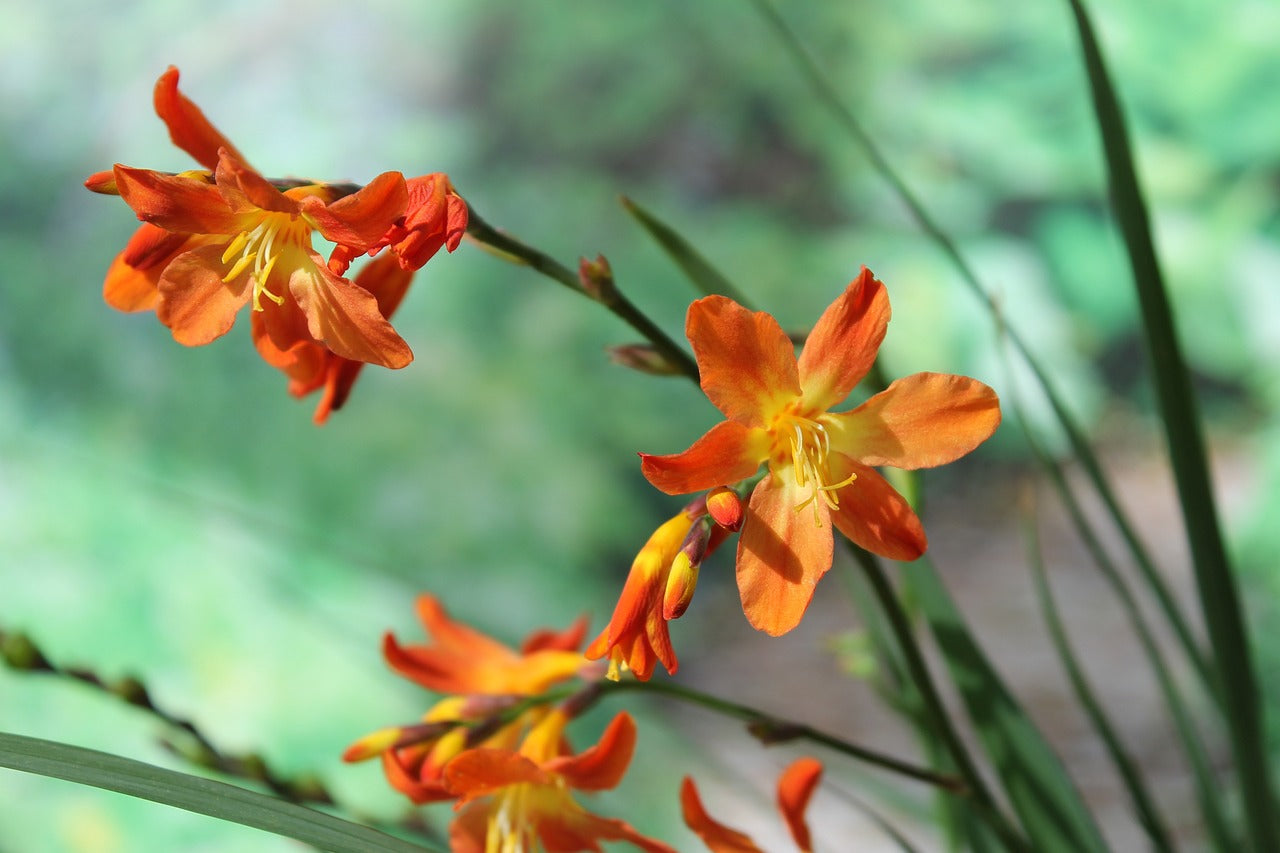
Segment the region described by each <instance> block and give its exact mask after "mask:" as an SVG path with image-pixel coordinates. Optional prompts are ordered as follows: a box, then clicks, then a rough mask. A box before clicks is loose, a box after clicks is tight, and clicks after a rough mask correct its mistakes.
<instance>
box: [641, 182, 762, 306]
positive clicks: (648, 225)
mask: <svg viewBox="0 0 1280 853" xmlns="http://www.w3.org/2000/svg"><path fill="white" fill-rule="evenodd" d="M621 201H622V206H623V208H625V209H626V211H627V213H630V214H631V215H632V216H634V217H635V219H636V221H637V222H639V223H640V224H641V225H642V226H643V227H644V230H646V231H648V232H649V236H650V237H652V238H653V239H654V240H656V241H657V243H658V245H659V246H661V247H662V248H663V250H664V251H666V253H667V254H668V255H669V256H670V257H671V260H673V261H675V262H676V265H677V266H678V267H680V269H681V271H683V272H684V274H685V276H686V277H688V279H689V281H691V282H692V283H693V286H694V287H696V288H697V289H698V291H699V292H700V293H703V294H704V295H706V296H712V295H714V294H720V295H721V296H728V297H729V298H730V299H732V300H733V301H734V302H737V303H738V304H739V305H744V306H746V305H749V303H748V302H747V301H746V299H745V298H743V296H742V294H741V293H739V292H738V289H737V288H736V287H734V286H733V284H732V283H730V281H729V279H727V278H725V277H724V275H722V274H721V272H720V271H719V270H717V269H716V268H715V267H713V266H712V265H711V262H710V261H708V260H707V259H706V258H704V257H703V256H702V254H701V253H700V252H699V251H698V250H697V249H695V248H693V246H692V245H690V244H689V242H688V241H687V240H685V239H684V238H683V237H681V236H680V232H678V231H676V230H675V229H674V228H672V227H671V226H669V225H667V224H666V223H664V222H662V221H661V220H659V219H658V218H657V217H656V216H654V215H653V214H652V213H650V212H649V211H647V210H645V209H644V208H643V207H641V206H640V205H638V204H636V203H635V202H634V201H632V200H631V199H629V198H627V197H626V196H623V197H622V199H621Z"/></svg>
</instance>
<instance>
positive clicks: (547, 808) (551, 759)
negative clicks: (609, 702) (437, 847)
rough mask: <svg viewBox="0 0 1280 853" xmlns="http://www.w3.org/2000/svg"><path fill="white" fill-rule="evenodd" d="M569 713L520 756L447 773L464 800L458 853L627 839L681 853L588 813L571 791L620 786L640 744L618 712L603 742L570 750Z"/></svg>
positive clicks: (454, 833)
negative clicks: (566, 738)
mask: <svg viewBox="0 0 1280 853" xmlns="http://www.w3.org/2000/svg"><path fill="white" fill-rule="evenodd" d="M568 719H569V717H568V715H567V714H566V713H565V712H564V711H563V710H560V709H557V710H555V711H552V712H551V713H550V714H548V715H547V717H546V718H545V719H543V720H542V721H541V722H540V723H539V724H538V725H537V726H536V727H535V728H534V729H533V730H531V731H530V732H529V734H528V735H527V736H526V737H525V739H524V742H523V743H521V745H520V748H519V750H518V751H513V750H504V749H472V750H468V751H467V752H464V753H462V754H461V755H459V756H458V757H457V758H455V759H454V760H453V761H451V762H450V763H449V765H448V766H447V767H446V768H445V784H446V786H447V787H448V788H449V790H451V791H453V792H454V793H455V794H457V795H458V798H459V799H458V804H457V806H456V808H457V809H459V814H458V817H457V819H455V820H454V822H453V824H452V825H451V826H450V827H449V842H450V848H451V849H452V850H453V853H522V852H523V853H533V851H537V850H546V851H549V853H571V851H580V850H592V851H597V853H598V851H599V850H600V843H599V842H600V841H627V842H630V843H631V844H633V845H635V846H636V847H639V848H640V849H641V850H647V851H650V853H674V851H673V850H672V848H670V847H668V846H667V845H666V844H663V843H662V842H660V841H656V840H654V839H652V838H648V837H646V836H644V835H641V834H640V833H639V832H638V831H636V830H635V829H634V828H633V827H632V826H631V825H630V824H627V823H625V822H623V821H621V820H616V819H612V818H604V817H600V816H598V815H595V814H592V813H591V812H589V811H587V810H586V809H584V808H583V807H582V806H581V805H579V804H578V803H577V802H576V801H575V800H574V799H573V797H572V796H571V795H570V791H571V790H573V789H577V790H580V791H601V790H608V789H610V788H614V787H616V786H617V784H618V783H619V782H620V781H621V780H622V776H623V774H625V773H626V770H627V765H628V764H630V763H631V756H632V753H633V752H634V751H635V745H636V726H635V723H634V722H633V721H632V719H631V717H630V715H628V714H627V713H626V712H625V711H622V712H619V713H618V715H617V716H616V717H614V718H613V721H612V722H611V723H610V724H609V726H608V728H606V729H605V731H604V734H603V735H601V737H600V741H599V743H597V744H596V745H595V746H592V747H590V748H588V749H586V750H583V751H582V752H580V753H576V754H575V753H573V752H572V751H570V750H569V748H568V743H567V742H566V740H565V736H564V727H565V724H566V723H567V722H568Z"/></svg>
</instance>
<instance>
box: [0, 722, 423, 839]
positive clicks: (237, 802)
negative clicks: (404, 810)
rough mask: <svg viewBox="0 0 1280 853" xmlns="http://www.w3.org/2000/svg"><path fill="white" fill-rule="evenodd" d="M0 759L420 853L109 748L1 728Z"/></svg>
mask: <svg viewBox="0 0 1280 853" xmlns="http://www.w3.org/2000/svg"><path fill="white" fill-rule="evenodd" d="M0 767H8V768H10V769H12V770H21V771H23V772H25V773H35V774H37V775H40V776H49V777H52V778H55V779H65V780H67V781H69V782H76V783H78V784H81V785H91V786H93V787H95V788H103V789H105V790H108V791H116V792H118V793H121V794H127V795H129V796H131V797H138V798H140V799H144V800H151V801H152V802H155V803H162V804H164V805H167V806H173V807H175V808H179V809H185V810H187V811H190V812H196V813H198V814H203V815H208V816H210V817H214V818H217V819H219V820H225V821H230V822H232V823H239V824H243V825H244V826H251V827H253V828H255V829H261V830H263V831H265V832H272V833H275V834H276V835H283V836H285V837H286V838H293V839H296V840H298V841H302V842H304V843H306V844H310V845H312V846H313V847H317V848H319V849H321V850H332V851H337V853H373V851H385V853H414V852H415V851H416V853H421V851H423V850H442V848H439V847H423V846H419V845H416V844H410V843H409V842H407V841H402V840H400V839H399V838H395V837H394V836H391V835H387V834H386V833H384V832H379V831H378V830H376V829H371V828H369V827H367V826H361V825H360V824H357V823H351V822H350V821H345V820H342V819H341V818H337V817H334V816H333V815H329V814H325V813H324V812H319V811H316V810H314V809H309V808H306V807H304V806H299V805H295V804H294V803H290V802H286V801H284V800H280V799H277V798H275V797H272V796H268V795H267V794H260V793H258V792H256V791H250V790H247V789H245V788H239V787H236V786H235V785H228V784H227V783H225V782H217V781H214V780H212V779H203V778H201V777H199V776H191V775H188V774H186V773H178V772H177V771H174V770H166V769H164V768H161V767H154V766H152V765H150V764H144V763H143V762H141V761H134V760H133V759H131V758H122V757H120V756H117V755H109V754H107V753H105V752H99V751H97V750H93V749H85V748H83V747H78V746H71V745H70V744H65V743H56V742H54V741H48V740H41V739H40V738H33V737H26V736H23V735H15V734H9V733H6V732H0Z"/></svg>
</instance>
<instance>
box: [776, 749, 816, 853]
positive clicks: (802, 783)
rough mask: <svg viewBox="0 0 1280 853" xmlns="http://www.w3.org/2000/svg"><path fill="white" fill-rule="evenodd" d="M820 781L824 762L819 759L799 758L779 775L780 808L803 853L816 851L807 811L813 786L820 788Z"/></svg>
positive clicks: (792, 835)
mask: <svg viewBox="0 0 1280 853" xmlns="http://www.w3.org/2000/svg"><path fill="white" fill-rule="evenodd" d="M821 780H822V762H820V761H818V760H817V759H816V758H798V759H796V760H795V761H793V762H792V763H791V764H790V765H788V766H787V769H786V770H784V771H782V775H781V776H780V777H778V809H779V811H781V812H782V817H783V819H784V820H785V821H786V822H787V828H788V829H789V830H791V837H792V838H794V839H795V842H796V846H797V847H799V848H800V849H801V850H802V851H803V853H809V852H810V851H811V850H813V841H812V840H811V838H810V837H809V826H808V824H807V823H805V819H804V812H805V809H807V808H808V807H809V798H810V797H812V796H813V790H814V788H816V787H818V782H820V781H821Z"/></svg>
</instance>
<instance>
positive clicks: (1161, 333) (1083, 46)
mask: <svg viewBox="0 0 1280 853" xmlns="http://www.w3.org/2000/svg"><path fill="white" fill-rule="evenodd" d="M1068 3H1069V4H1070V7H1071V14H1072V17H1073V19H1074V21H1075V25H1076V30H1077V32H1078V34H1079V37H1080V52H1081V56H1082V58H1083V60H1084V66H1085V72H1086V74H1087V76H1088V78H1089V91H1090V94H1091V95H1092V98H1093V111H1094V115H1095V118H1096V119H1097V123H1098V130H1099V133H1100V135H1101V137H1102V149H1103V154H1104V157H1105V159H1106V163H1107V175H1108V179H1109V184H1110V188H1111V203H1112V207H1113V209H1114V210H1115V215H1116V222H1117V224H1118V226H1119V228H1120V233H1121V235H1122V236H1123V237H1124V243H1125V248H1126V249H1127V251H1128V255H1129V264H1130V267H1131V269H1132V272H1133V281H1134V286H1135V287H1136V289H1137V294H1138V304H1139V306H1140V309H1141V312H1142V328H1143V332H1144V335H1145V340H1146V344H1147V354H1148V357H1149V358H1150V363H1151V368H1152V379H1153V382H1154V384H1155V390H1156V399H1157V401H1158V402H1159V407H1160V414H1161V421H1162V423H1163V425H1164V429H1165V438H1166V441H1167V442H1168V449H1169V461H1170V463H1171V464H1172V466H1173V474H1174V482H1175V483H1176V484H1177V488H1178V498H1179V501H1180V502H1181V506H1182V517H1183V523H1184V526H1185V528H1186V534H1187V539H1188V542H1189V544H1190V547H1191V555H1192V559H1193V562H1194V568H1195V576H1196V586H1197V588H1198V590H1199V592H1200V605H1201V610H1202V612H1203V614H1204V620H1205V626H1206V628H1207V629H1208V633H1209V639H1210V642H1211V643H1212V645H1213V652H1214V660H1215V662H1216V664H1217V671H1218V674H1219V676H1220V679H1221V691H1222V698H1223V701H1224V703H1225V705H1226V712H1227V723H1228V729H1229V731H1230V738H1231V749H1232V754H1233V756H1234V758H1235V764H1236V769H1237V772H1238V773H1239V776H1240V786H1241V796H1242V801H1243V806H1244V812H1245V821H1246V823H1247V825H1248V829H1249V838H1250V841H1251V843H1252V846H1253V849H1254V850H1258V851H1263V850H1277V849H1280V834H1278V833H1277V825H1276V821H1275V812H1276V809H1275V798H1274V795H1273V793H1272V784H1271V778H1270V775H1269V768H1268V767H1267V756H1266V752H1265V750H1263V749H1261V744H1262V742H1263V741H1262V729H1263V725H1262V708H1261V705H1260V704H1259V700H1258V689H1257V685H1256V683H1255V678H1254V673H1253V665H1252V655H1251V653H1250V649H1249V643H1248V640H1247V638H1246V632H1245V627H1244V616H1243V613H1242V610H1241V607H1240V595H1239V591H1238V589H1237V587H1236V579H1235V576H1234V574H1233V573H1232V571H1231V566H1230V563H1229V562H1228V560H1227V553H1226V548H1225V547H1224V545H1223V541H1222V532H1221V529H1220V527H1219V524H1218V513H1217V507H1216V505H1215V501H1214V497H1213V487H1212V485H1211V483H1210V479H1209V465H1208V461H1207V458H1206V454H1205V445H1204V438H1203V436H1202V435H1201V428H1200V417H1199V413H1198V412H1197V409H1196V401H1195V392H1194V389H1193V388H1192V386H1191V377H1190V373H1189V371H1188V370H1187V366H1186V362H1185V360H1184V359H1183V356H1182V347H1181V344H1180V343H1179V340H1178V335H1177V331H1176V328H1175V326H1174V320H1173V308H1172V306H1171V305H1170V304H1169V298H1168V291H1167V289H1166V287H1165V284H1164V276H1163V274H1162V273H1161V270H1160V263H1159V261H1158V259H1157V257H1156V251H1155V245H1154V243H1153V241H1152V238H1151V224H1150V220H1149V217H1148V215H1147V205H1146V200H1145V199H1144V197H1143V195H1142V189H1141V187H1140V186H1139V185H1138V176H1137V172H1136V170H1135V168H1134V164H1133V154H1132V148H1131V146H1130V144H1129V133H1128V129H1127V128H1126V126H1125V120H1124V115H1123V113H1122V112H1121V110H1120V102H1119V98H1118V97H1117V96H1116V91H1115V87H1114V86H1113V85H1112V83H1111V78H1110V75H1109V74H1108V72H1107V67H1106V63H1105V62H1104V60H1103V58H1102V51H1101V48H1100V47H1099V45H1098V40H1097V37H1096V35H1095V34H1094V30H1093V24H1092V22H1091V21H1090V19H1089V15H1088V13H1087V12H1086V10H1085V8H1084V4H1083V3H1082V2H1081V0H1068Z"/></svg>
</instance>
